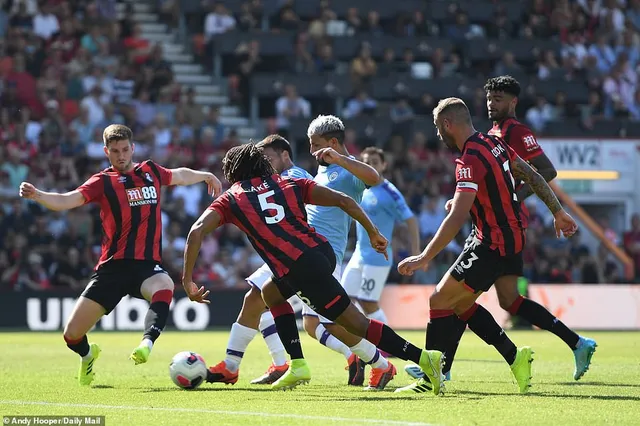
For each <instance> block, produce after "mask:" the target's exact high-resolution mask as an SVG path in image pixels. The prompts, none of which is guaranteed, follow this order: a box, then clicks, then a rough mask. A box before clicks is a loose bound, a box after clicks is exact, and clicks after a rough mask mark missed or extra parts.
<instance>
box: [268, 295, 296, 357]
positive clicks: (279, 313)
mask: <svg viewBox="0 0 640 426" xmlns="http://www.w3.org/2000/svg"><path fill="white" fill-rule="evenodd" d="M269 310H270V311H271V313H272V314H273V319H274V321H275V323H276V329H277V330H278V336H280V340H281V341H282V344H283V345H284V349H285V350H286V351H287V353H288V354H289V356H290V357H291V359H292V360H294V359H301V358H304V356H303V355H302V346H301V345H300V334H299V333H298V325H297V324H296V316H295V315H294V313H293V308H292V307H291V305H290V304H289V302H284V303H281V304H280V305H277V306H273V307H271V308H270V309H269Z"/></svg>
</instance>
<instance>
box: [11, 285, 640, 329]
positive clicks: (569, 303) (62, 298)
mask: <svg viewBox="0 0 640 426" xmlns="http://www.w3.org/2000/svg"><path fill="white" fill-rule="evenodd" d="M434 289H435V286H432V285H388V286H386V288H385V289H384V292H383V295H382V302H381V305H382V308H383V309H384V311H385V313H386V315H387V318H388V320H389V325H391V326H392V327H394V328H397V329H404V330H411V329H413V330H424V329H425V327H426V324H427V322H428V321H429V296H430V295H431V294H432V292H433V291H434ZM244 293H245V290H234V291H221V292H214V293H211V295H210V299H211V304H210V305H206V304H199V303H194V302H191V301H189V299H188V298H186V297H185V296H184V294H183V293H176V294H175V296H174V300H173V303H172V305H171V314H170V315H169V320H168V327H169V328H173V329H178V330H185V331H190V330H206V329H208V328H213V327H229V326H231V324H233V322H234V321H235V320H236V317H237V315H238V312H239V311H240V306H241V305H242V299H243V296H244ZM77 297H78V295H77V294H76V293H69V292H61V291H55V292H31V291H24V292H0V329H4V330H33V331H58V330H62V329H63V328H64V324H65V322H66V320H67V318H68V317H69V315H70V313H71V310H72V309H73V305H74V303H75V300H76V298H77ZM529 297H531V298H532V299H533V300H536V301H538V302H540V303H541V304H543V305H544V306H546V307H547V308H548V309H549V310H550V311H551V312H552V313H553V314H554V315H555V316H556V317H558V318H560V319H561V320H562V321H564V322H565V324H567V325H568V326H569V327H572V328H576V329H591V330H639V329H640V285H636V286H633V285H618V284H612V285H580V284H571V285H536V284H533V285H529ZM478 303H480V304H482V305H483V306H484V307H485V308H487V309H488V310H489V311H490V312H491V313H492V314H493V315H494V317H495V318H496V320H497V321H498V323H499V324H501V325H503V326H505V325H506V324H507V323H508V320H509V314H508V313H507V312H505V311H504V310H502V309H501V308H500V305H499V303H498V299H497V296H496V294H495V291H494V290H493V289H492V290H490V291H489V292H487V293H485V294H483V295H482V296H480V298H479V299H478ZM147 308H148V304H147V302H145V301H144V300H139V299H133V298H128V297H127V298H125V299H123V301H122V302H121V303H120V304H119V305H118V307H117V308H116V309H115V310H114V311H113V312H112V313H111V314H110V315H108V316H106V317H104V318H103V319H102V320H101V321H100V322H99V323H98V325H97V327H96V329H98V330H119V331H134V330H142V329H143V328H144V316H145V313H146V310H147ZM295 308H296V311H297V312H299V311H300V306H299V304H296V306H295Z"/></svg>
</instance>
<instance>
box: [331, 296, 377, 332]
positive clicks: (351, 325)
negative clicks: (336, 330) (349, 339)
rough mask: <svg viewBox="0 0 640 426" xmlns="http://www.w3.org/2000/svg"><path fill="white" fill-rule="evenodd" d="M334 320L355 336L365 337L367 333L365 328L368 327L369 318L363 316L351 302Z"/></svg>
mask: <svg viewBox="0 0 640 426" xmlns="http://www.w3.org/2000/svg"><path fill="white" fill-rule="evenodd" d="M335 322H336V323H337V324H339V325H341V326H342V327H344V328H345V329H346V330H347V331H348V332H349V333H351V334H355V335H356V336H360V337H365V336H366V335H367V329H368V328H369V319H367V317H365V316H364V315H363V314H362V312H360V311H359V310H358V308H356V306H355V305H354V304H353V303H351V304H349V306H348V307H347V309H345V310H344V312H342V314H340V315H339V316H338V317H337V318H336V319H335Z"/></svg>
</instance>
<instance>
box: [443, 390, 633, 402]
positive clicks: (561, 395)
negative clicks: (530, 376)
mask: <svg viewBox="0 0 640 426" xmlns="http://www.w3.org/2000/svg"><path fill="white" fill-rule="evenodd" d="M455 393H456V394H457V395H478V396H508V395H509V394H508V393H497V392H478V391H467V390H456V391H455ZM512 395H518V394H516V393H513V394H512ZM528 395H530V396H533V397H539V398H567V399H591V400H593V399H597V400H601V401H640V396H627V395H571V394H566V393H544V392H529V394H528Z"/></svg>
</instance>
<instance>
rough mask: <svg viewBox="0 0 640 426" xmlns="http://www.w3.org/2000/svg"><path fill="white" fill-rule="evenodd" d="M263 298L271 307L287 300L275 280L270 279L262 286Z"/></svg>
mask: <svg viewBox="0 0 640 426" xmlns="http://www.w3.org/2000/svg"><path fill="white" fill-rule="evenodd" d="M262 300H263V301H264V303H265V305H267V306H268V307H270V308H271V307H273V306H277V305H279V304H281V303H284V302H286V299H285V298H284V297H283V296H282V294H281V293H280V290H278V287H277V286H276V284H275V283H274V282H273V281H269V282H268V283H267V284H265V286H264V287H262Z"/></svg>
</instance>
